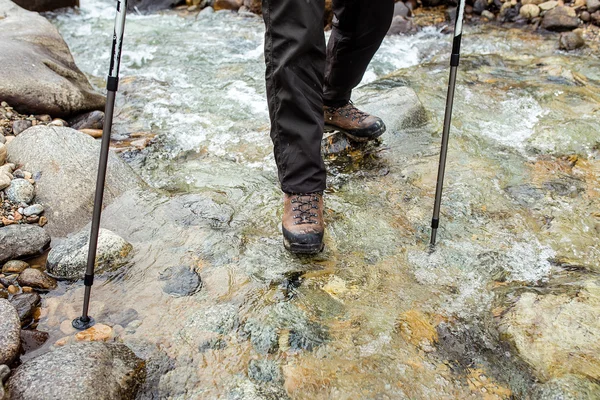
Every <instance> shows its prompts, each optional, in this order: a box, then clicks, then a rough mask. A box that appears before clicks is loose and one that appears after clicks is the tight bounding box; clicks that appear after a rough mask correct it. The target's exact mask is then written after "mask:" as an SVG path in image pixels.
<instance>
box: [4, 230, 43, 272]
mask: <svg viewBox="0 0 600 400" xmlns="http://www.w3.org/2000/svg"><path fill="white" fill-rule="evenodd" d="M49 244H50V235H48V233H47V232H46V231H45V230H44V229H43V228H41V227H39V226H35V225H10V226H5V227H2V228H0V263H4V262H6V261H8V260H14V259H17V258H20V257H25V256H31V255H36V254H39V253H40V252H41V251H42V250H43V249H45V248H46V246H48V245H49Z"/></svg>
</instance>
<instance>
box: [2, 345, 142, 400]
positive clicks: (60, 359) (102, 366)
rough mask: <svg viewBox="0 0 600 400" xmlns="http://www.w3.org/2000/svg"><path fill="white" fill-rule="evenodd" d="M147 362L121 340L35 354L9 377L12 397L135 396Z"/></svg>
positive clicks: (27, 399) (106, 398) (102, 398)
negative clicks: (37, 355) (35, 355)
mask: <svg viewBox="0 0 600 400" xmlns="http://www.w3.org/2000/svg"><path fill="white" fill-rule="evenodd" d="M145 377H146V371H145V365H144V361H143V360H141V359H140V358H138V357H137V356H136V355H135V354H134V353H133V352H132V351H131V350H130V349H129V348H128V347H127V346H125V345H124V344H121V343H99V342H90V343H77V344H72V345H69V346H65V347H61V348H59V349H57V350H55V351H51V352H48V353H45V354H43V355H41V356H39V357H35V358H33V359H31V360H29V361H27V362H25V363H24V364H22V365H21V366H19V367H18V368H16V369H15V370H14V371H13V373H12V375H11V377H10V379H9V380H8V385H7V388H8V393H9V396H8V399H9V400H34V399H35V400H39V399H40V398H41V397H40V396H43V398H45V399H61V400H80V399H86V398H87V399H96V400H112V399H123V400H129V399H134V398H135V396H136V394H137V391H138V389H139V387H140V386H141V384H142V382H143V381H144V379H145Z"/></svg>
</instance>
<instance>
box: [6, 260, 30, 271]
mask: <svg viewBox="0 0 600 400" xmlns="http://www.w3.org/2000/svg"><path fill="white" fill-rule="evenodd" d="M27 268H29V264H27V263H26V262H25V261H21V260H11V261H8V262H6V263H5V264H4V266H2V273H3V274H20V273H21V272H23V271H25V270H26V269H27Z"/></svg>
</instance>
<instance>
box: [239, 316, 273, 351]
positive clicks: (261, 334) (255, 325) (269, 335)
mask: <svg viewBox="0 0 600 400" xmlns="http://www.w3.org/2000/svg"><path fill="white" fill-rule="evenodd" d="M244 332H245V333H246V334H247V335H248V336H250V342H251V343H252V346H253V347H254V349H255V350H256V351H257V352H259V353H262V354H267V353H275V352H276V351H277V349H278V348H279V338H278V336H277V329H275V328H274V327H273V326H269V325H266V324H264V323H262V322H261V321H259V320H258V319H255V318H250V319H248V321H246V324H245V325H244Z"/></svg>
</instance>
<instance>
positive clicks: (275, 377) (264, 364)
mask: <svg viewBox="0 0 600 400" xmlns="http://www.w3.org/2000/svg"><path fill="white" fill-rule="evenodd" d="M248 377H249V378H250V379H252V380H254V381H258V382H273V383H281V382H283V376H282V374H281V368H280V367H279V365H277V364H276V363H275V362H274V361H271V360H250V363H248Z"/></svg>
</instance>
